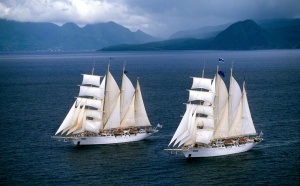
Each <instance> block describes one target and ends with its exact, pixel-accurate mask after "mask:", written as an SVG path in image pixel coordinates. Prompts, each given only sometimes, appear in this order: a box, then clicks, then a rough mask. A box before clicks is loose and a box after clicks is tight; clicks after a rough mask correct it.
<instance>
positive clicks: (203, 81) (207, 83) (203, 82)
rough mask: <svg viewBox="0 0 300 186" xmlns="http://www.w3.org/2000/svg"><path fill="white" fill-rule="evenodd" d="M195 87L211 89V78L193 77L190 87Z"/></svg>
mask: <svg viewBox="0 0 300 186" xmlns="http://www.w3.org/2000/svg"><path fill="white" fill-rule="evenodd" d="M195 88H204V89H206V90H210V91H211V90H212V79H208V78H200V77H193V85H192V89H195Z"/></svg>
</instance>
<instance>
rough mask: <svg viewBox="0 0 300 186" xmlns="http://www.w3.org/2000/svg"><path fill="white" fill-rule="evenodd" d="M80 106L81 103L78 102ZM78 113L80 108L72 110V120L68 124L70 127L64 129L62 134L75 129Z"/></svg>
mask: <svg viewBox="0 0 300 186" xmlns="http://www.w3.org/2000/svg"><path fill="white" fill-rule="evenodd" d="M80 104H81V102H79V105H80ZM79 112H80V106H77V108H76V109H75V110H74V113H73V115H72V119H71V122H70V125H69V126H68V127H66V128H65V129H64V130H63V131H62V134H63V133H65V132H67V131H68V130H70V129H71V128H73V127H75V126H76V125H77V120H78V115H79Z"/></svg>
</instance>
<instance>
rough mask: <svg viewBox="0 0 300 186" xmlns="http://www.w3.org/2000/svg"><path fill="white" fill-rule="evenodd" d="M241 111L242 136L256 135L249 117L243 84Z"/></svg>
mask: <svg viewBox="0 0 300 186" xmlns="http://www.w3.org/2000/svg"><path fill="white" fill-rule="evenodd" d="M242 104H243V110H242V133H243V135H253V134H256V130H255V127H254V124H253V120H252V117H251V112H250V108H249V105H248V99H247V94H246V89H245V82H244V84H243V100H242Z"/></svg>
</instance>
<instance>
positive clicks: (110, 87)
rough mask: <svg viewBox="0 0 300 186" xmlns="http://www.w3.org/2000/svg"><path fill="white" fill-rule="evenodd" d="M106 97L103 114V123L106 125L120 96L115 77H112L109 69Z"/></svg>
mask: <svg viewBox="0 0 300 186" xmlns="http://www.w3.org/2000/svg"><path fill="white" fill-rule="evenodd" d="M104 94H105V96H104V114H103V123H104V124H105V125H106V122H107V121H108V119H109V118H110V115H111V113H112V111H113V110H114V108H115V104H116V103H117V99H118V98H119V96H120V89H119V87H118V84H117V82H116V81H115V79H114V77H113V76H112V75H111V73H110V71H109V69H108V71H107V75H106V87H105V93H104Z"/></svg>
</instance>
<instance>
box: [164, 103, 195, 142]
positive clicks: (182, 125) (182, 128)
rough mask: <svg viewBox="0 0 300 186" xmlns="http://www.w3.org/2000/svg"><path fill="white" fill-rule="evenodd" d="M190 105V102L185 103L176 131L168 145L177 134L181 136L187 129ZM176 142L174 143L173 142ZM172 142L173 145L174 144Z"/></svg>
mask: <svg viewBox="0 0 300 186" xmlns="http://www.w3.org/2000/svg"><path fill="white" fill-rule="evenodd" d="M191 107H192V105H191V104H187V105H186V111H185V113H184V115H183V117H182V119H181V121H180V123H179V125H178V127H177V130H176V132H175V133H174V135H173V137H172V139H171V141H170V143H169V145H168V146H170V145H171V144H172V143H173V142H174V141H175V140H176V139H177V138H178V137H179V136H181V135H182V134H183V133H184V132H186V131H187V128H188V120H189V113H190V110H191ZM175 144H176V143H175ZM175 144H174V146H175Z"/></svg>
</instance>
